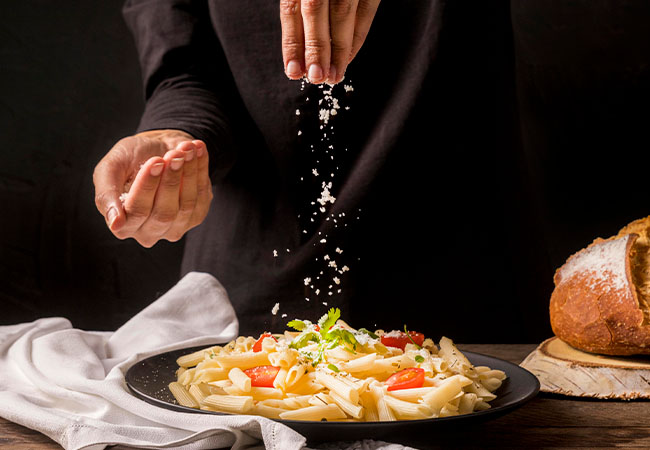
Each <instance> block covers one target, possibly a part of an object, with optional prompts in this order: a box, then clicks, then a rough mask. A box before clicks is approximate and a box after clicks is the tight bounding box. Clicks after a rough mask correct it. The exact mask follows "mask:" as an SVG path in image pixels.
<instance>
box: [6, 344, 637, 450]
mask: <svg viewBox="0 0 650 450" xmlns="http://www.w3.org/2000/svg"><path fill="white" fill-rule="evenodd" d="M459 347H460V348H461V349H462V350H466V351H472V352H476V353H482V354H484V355H489V356H494V357H498V358H501V359H505V360H507V361H510V362H513V363H520V362H521V361H522V360H523V359H524V358H525V357H526V356H527V355H528V354H529V353H530V352H532V351H533V350H534V349H535V347H536V346H535V345H533V344H522V345H491V344H472V345H459ZM649 412H650V402H648V401H644V400H636V401H621V400H597V399H578V398H570V397H563V396H558V395H550V394H540V395H539V396H538V397H536V398H534V399H533V400H531V401H530V402H529V403H527V404H526V405H524V406H523V407H521V408H519V409H517V410H515V411H513V412H511V413H509V414H506V415H504V416H501V417H499V418H496V419H494V420H490V421H487V422H483V423H477V424H473V425H470V426H468V425H466V424H461V425H455V426H453V427H448V428H445V429H436V430H435V433H432V434H429V435H427V436H403V435H396V436H395V437H394V438H393V439H386V440H388V441H392V442H400V443H403V444H406V445H411V446H413V447H415V448H419V449H449V448H454V449H457V448H464V449H472V448H476V449H485V448H500V449H501V448H522V447H529V448H531V449H554V450H559V449H571V450H576V449H593V448H608V447H609V448H612V447H616V448H650V424H649V423H648V413H649ZM0 448H11V449H18V450H22V449H34V450H41V449H56V448H61V447H59V446H58V445H57V444H56V443H55V442H53V441H52V440H50V439H49V438H47V437H46V436H44V435H42V434H40V433H38V432H36V431H33V430H30V429H27V428H25V427H21V426H20V425H16V424H13V423H11V422H8V421H6V420H4V419H0ZM114 448H121V447H114Z"/></svg>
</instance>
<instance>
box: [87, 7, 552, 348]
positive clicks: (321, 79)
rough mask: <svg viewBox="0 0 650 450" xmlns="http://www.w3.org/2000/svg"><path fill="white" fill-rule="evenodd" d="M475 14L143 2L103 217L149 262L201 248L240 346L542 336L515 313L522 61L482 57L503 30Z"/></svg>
mask: <svg viewBox="0 0 650 450" xmlns="http://www.w3.org/2000/svg"><path fill="white" fill-rule="evenodd" d="M488 3H489V2H488ZM480 8H483V10H484V12H489V13H490V14H489V15H487V16H486V15H481V14H480V11H479V10H480ZM480 8H479V10H477V11H475V12H474V13H475V14H476V16H475V17H476V18H475V19H470V20H469V21H468V20H467V18H466V17H463V16H462V15H461V14H460V10H459V9H458V6H454V5H446V4H445V3H444V2H437V1H431V2H414V1H406V2H384V3H382V4H381V5H380V4H379V0H346V1H342V0H329V2H328V1H325V0H281V1H280V2H274V1H266V2H259V1H253V0H239V1H237V2H219V1H214V0H212V1H208V2H200V1H195V0H164V1H160V2H149V1H144V0H130V1H128V2H127V3H126V4H125V6H124V16H125V18H126V21H127V24H128V25H129V27H130V29H131V31H132V33H133V35H134V37H135V43H136V46H137V48H138V52H139V57H140V64H141V67H142V74H143V79H144V90H145V96H146V99H147V102H146V106H145V110H144V113H143V116H142V119H141V122H140V125H139V127H138V132H137V134H135V135H133V136H129V137H126V138H124V139H121V140H120V141H119V142H117V143H116V145H115V146H114V147H113V148H112V149H111V150H110V151H109V152H108V153H107V154H106V156H105V157H104V158H103V159H102V160H101V161H100V162H99V163H98V165H97V166H96V168H95V172H94V184H95V190H96V204H97V208H98V210H99V211H100V213H101V214H103V215H104V217H105V219H106V223H107V225H108V227H109V229H110V230H111V232H112V233H113V234H114V235H115V236H116V237H117V238H120V239H126V238H133V239H135V240H137V241H138V242H139V243H140V244H141V245H143V246H145V247H151V246H153V245H155V243H156V242H158V241H159V240H162V239H165V240H169V241H178V240H180V239H181V238H183V237H186V240H185V249H184V257H183V266H182V270H183V272H184V273H186V272H189V271H192V270H198V271H205V272H209V273H212V274H213V275H215V276H216V277H217V278H218V279H219V280H220V281H221V282H222V283H223V284H224V286H225V287H226V289H227V291H228V293H229V296H230V298H231V301H232V303H233V305H234V307H235V310H236V311H237V313H238V316H239V318H240V333H241V334H250V335H257V334H259V333H261V332H262V331H280V330H282V329H284V328H285V324H286V322H287V321H288V320H290V319H292V318H296V317H298V318H310V319H312V320H316V319H317V318H318V317H319V316H320V315H321V314H323V313H324V312H325V311H326V310H327V309H328V308H329V307H334V306H337V307H340V308H341V310H342V311H343V317H344V319H346V320H347V321H348V322H349V323H351V324H353V325H356V326H359V327H361V326H365V327H367V328H373V327H380V328H386V329H392V328H402V327H403V325H404V324H408V326H409V327H410V328H411V329H417V330H422V331H425V330H431V332H432V333H434V334H436V335H438V337H439V336H440V335H442V334H449V335H451V336H453V337H456V338H457V339H465V340H466V341H468V340H472V339H480V338H481V337H483V336H484V333H486V332H487V331H486V329H485V328H486V326H485V324H486V323H490V322H494V321H497V322H498V323H501V324H508V328H503V327H495V329H494V330H491V331H490V332H492V333H493V334H492V337H493V339H494V341H498V340H501V341H509V340H513V339H514V340H520V339H521V338H522V336H527V335H531V334H534V333H539V332H540V330H543V332H545V331H546V328H545V327H544V326H543V325H537V326H536V327H530V326H529V321H526V320H525V319H522V318H525V317H527V314H528V313H529V312H530V308H527V307H526V306H522V304H521V302H519V301H518V300H517V299H518V296H519V295H520V293H521V291H522V290H523V289H525V288H526V286H527V285H526V283H527V282H528V281H527V280H528V278H529V277H527V276H523V275H522V272H523V271H525V270H526V266H525V264H521V260H520V259H519V256H520V255H519V254H518V253H517V250H515V251H513V249H518V248H520V247H519V246H518V245H519V244H520V243H521V240H522V239H523V237H522V235H521V234H518V233H512V229H513V227H514V225H513V224H514V223H516V221H517V220H524V219H521V217H519V216H518V215H517V214H514V213H513V210H516V208H517V207H518V206H520V204H519V203H518V202H520V199H519V198H517V196H516V194H514V193H517V192H521V186H520V184H519V183H521V180H520V178H519V174H518V173H517V171H516V167H515V166H516V164H514V163H513V162H512V161H511V157H512V155H511V154H510V153H508V151H507V150H503V148H506V149H509V148H510V147H509V146H508V144H507V141H508V140H509V136H508V132H509V128H508V127H512V126H513V125H512V124H511V117H510V116H509V114H508V112H507V110H508V107H507V106H508V105H509V102H511V101H512V95H511V93H510V90H509V88H505V89H501V88H500V86H502V85H505V83H504V80H506V78H504V75H503V74H504V73H506V72H507V71H506V70H501V69H500V70H493V68H494V67H495V66H499V65H500V64H505V65H507V64H508V63H509V60H508V58H507V56H504V55H505V54H506V53H507V42H506V43H504V42H502V41H500V40H499V39H486V40H481V39H477V38H478V37H480V36H484V35H485V34H482V33H485V32H487V34H488V35H490V32H489V31H488V30H489V27H490V26H493V25H495V24H494V23H491V22H490V20H484V19H485V18H486V17H488V19H489V18H490V17H493V16H494V17H496V16H499V13H503V11H501V10H498V8H496V9H495V7H494V6H489V5H483V6H481V7H480ZM472 17H474V16H472ZM499 17H500V16H499ZM495 20H496V19H495ZM443 25H444V26H443ZM477 74H478V75H479V76H475V75H477ZM303 77H305V78H306V79H307V81H308V82H307V83H305V82H304V81H302V82H301V81H299V80H301V79H303ZM504 105H505V106H504ZM324 106H325V107H324ZM323 112H324V113H325V114H323ZM334 114H336V115H334ZM500 130H505V131H500ZM126 192H128V193H127V194H125V193H126ZM515 203H516V204H517V205H516V207H514V208H513V205H514V204H515ZM524 215H525V214H524ZM515 216H516V217H515ZM276 304H278V306H276V307H275V308H273V307H274V305H276ZM545 307H546V304H544V305H543V306H542V308H545ZM535 308H538V309H539V308H540V307H539V306H535V307H532V309H535ZM496 318H498V320H497V319H496Z"/></svg>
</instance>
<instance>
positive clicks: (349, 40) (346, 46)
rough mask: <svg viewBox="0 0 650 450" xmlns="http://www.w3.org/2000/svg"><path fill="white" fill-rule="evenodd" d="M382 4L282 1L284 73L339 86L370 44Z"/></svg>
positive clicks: (341, 0)
mask: <svg viewBox="0 0 650 450" xmlns="http://www.w3.org/2000/svg"><path fill="white" fill-rule="evenodd" d="M379 1H380V0H280V22H281V23H282V56H283V58H284V70H285V73H286V74H287V76H288V77H289V78H291V79H293V80H297V79H300V78H302V77H303V75H305V73H306V74H307V78H308V79H309V81H310V82H312V83H323V82H327V83H329V84H336V83H339V82H340V81H341V80H343V76H344V75H345V70H346V69H347V67H348V64H350V62H351V61H352V60H353V59H354V57H355V56H356V55H357V53H358V52H359V49H360V48H361V46H362V45H363V42H364V41H365V40H366V36H367V35H368V31H369V30H370V25H371V24H372V21H373V19H374V17H375V13H376V12H377V7H378V6H379Z"/></svg>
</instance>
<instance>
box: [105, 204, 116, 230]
mask: <svg viewBox="0 0 650 450" xmlns="http://www.w3.org/2000/svg"><path fill="white" fill-rule="evenodd" d="M106 217H108V227H109V228H111V227H113V222H115V219H117V209H115V207H114V206H111V207H110V209H109V210H108V214H106Z"/></svg>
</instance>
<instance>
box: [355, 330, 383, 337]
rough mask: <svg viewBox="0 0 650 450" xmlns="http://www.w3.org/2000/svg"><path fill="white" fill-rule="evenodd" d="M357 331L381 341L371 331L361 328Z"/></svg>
mask: <svg viewBox="0 0 650 450" xmlns="http://www.w3.org/2000/svg"><path fill="white" fill-rule="evenodd" d="M357 331H359V332H360V333H366V334H367V335H368V336H370V337H371V338H373V339H379V336H377V335H376V334H375V333H373V332H372V331H370V330H366V329H365V328H359V329H358V330H357Z"/></svg>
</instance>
